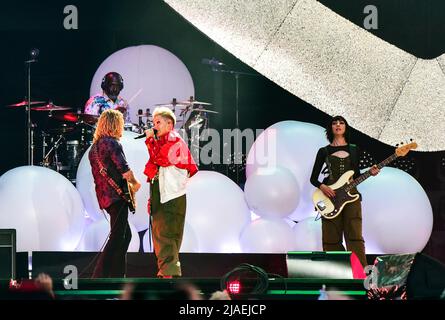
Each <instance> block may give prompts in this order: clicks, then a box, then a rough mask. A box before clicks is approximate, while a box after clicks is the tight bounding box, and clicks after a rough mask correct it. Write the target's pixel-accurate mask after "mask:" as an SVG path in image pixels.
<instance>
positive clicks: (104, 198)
mask: <svg viewBox="0 0 445 320" xmlns="http://www.w3.org/2000/svg"><path fill="white" fill-rule="evenodd" d="M93 148H96V149H95V150H97V152H92V150H93ZM95 154H96V155H98V156H99V159H100V161H101V162H102V165H103V166H104V167H105V168H106V169H107V174H108V175H109V176H110V177H112V178H113V179H114V181H115V182H116V183H117V184H118V185H119V186H122V183H124V182H125V181H124V180H125V179H124V178H123V177H122V174H123V173H125V172H127V171H128V170H129V167H128V163H127V160H126V159H125V155H124V152H123V150H122V145H121V144H120V143H119V141H117V140H116V139H114V138H111V137H104V138H101V139H100V140H98V141H97V142H96V143H95V144H94V145H93V146H92V147H91V151H90V153H89V155H88V156H89V160H90V163H91V170H92V172H93V177H94V183H95V185H96V195H97V199H98V201H99V206H100V208H101V209H105V210H106V211H107V212H108V214H109V215H110V225H111V226H110V236H109V239H108V242H107V245H106V246H105V248H104V251H103V252H102V253H101V255H100V257H99V260H98V262H97V264H96V267H95V269H94V272H93V278H109V277H119V278H120V277H124V276H125V255H126V253H127V250H128V246H129V245H130V241H131V230H130V225H129V224H128V204H127V202H126V201H124V200H123V199H122V198H121V197H120V196H119V195H118V193H117V192H116V190H114V188H113V187H112V186H110V184H109V183H108V182H107V181H106V179H105V177H103V176H102V175H101V174H100V173H99V164H98V162H97V160H96V159H95Z"/></svg>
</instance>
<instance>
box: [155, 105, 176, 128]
mask: <svg viewBox="0 0 445 320" xmlns="http://www.w3.org/2000/svg"><path fill="white" fill-rule="evenodd" d="M155 116H161V117H163V118H165V119H170V120H171V121H172V122H173V126H175V125H176V116H175V113H174V112H173V111H172V110H171V109H170V108H168V107H157V108H156V109H155V110H154V111H153V117H155Z"/></svg>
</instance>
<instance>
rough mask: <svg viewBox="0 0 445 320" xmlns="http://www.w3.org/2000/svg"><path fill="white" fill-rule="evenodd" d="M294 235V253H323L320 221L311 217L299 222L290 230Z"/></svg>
mask: <svg viewBox="0 0 445 320" xmlns="http://www.w3.org/2000/svg"><path fill="white" fill-rule="evenodd" d="M292 229H293V231H294V235H295V246H294V248H293V250H295V251H323V242H322V233H321V219H319V220H315V219H314V218H313V217H309V218H306V219H304V220H301V221H299V222H298V223H296V224H295V226H294V227H293V228H292Z"/></svg>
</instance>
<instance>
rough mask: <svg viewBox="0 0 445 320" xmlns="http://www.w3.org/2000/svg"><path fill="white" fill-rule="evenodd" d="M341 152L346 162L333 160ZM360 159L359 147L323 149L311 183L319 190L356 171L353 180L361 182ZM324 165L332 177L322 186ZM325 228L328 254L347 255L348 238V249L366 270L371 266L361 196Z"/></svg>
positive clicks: (316, 160) (323, 220)
mask: <svg viewBox="0 0 445 320" xmlns="http://www.w3.org/2000/svg"><path fill="white" fill-rule="evenodd" d="M337 151H345V152H347V153H348V154H349V155H348V156H347V157H345V158H339V157H337V156H333V155H332V154H333V153H335V152H337ZM358 155H359V150H358V148H357V146H355V145H352V144H348V145H346V146H337V147H333V146H331V145H328V146H326V147H323V148H320V149H319V150H318V153H317V157H316V159H315V163H314V167H313V169H312V174H311V179H310V180H311V183H312V184H313V185H314V186H315V187H317V188H319V187H320V185H321V184H322V183H323V184H325V185H331V184H333V183H335V182H336V181H337V180H338V179H339V178H340V177H341V175H342V174H344V173H345V172H346V171H349V170H354V176H353V178H354V179H355V178H357V177H358V176H359V175H360V170H359V161H358ZM324 164H326V167H325V170H323V173H327V174H328V175H327V176H326V177H325V178H324V180H323V182H319V181H318V176H319V173H320V172H321V170H322V167H323V165H324ZM357 193H358V191H357V190H356V189H355V188H354V189H352V190H351V194H357ZM321 225H322V237H323V250H324V251H345V248H344V247H343V236H344V238H345V242H346V247H347V249H348V250H349V251H352V252H354V253H355V254H356V255H357V257H358V259H359V260H360V262H361V264H362V265H363V266H366V265H367V262H366V255H365V241H364V239H363V236H362V208H361V195H360V199H359V200H357V201H354V202H351V203H348V204H346V205H345V206H344V208H343V210H342V212H341V213H340V214H339V215H338V216H337V217H335V218H334V219H325V218H323V219H322V224H321Z"/></svg>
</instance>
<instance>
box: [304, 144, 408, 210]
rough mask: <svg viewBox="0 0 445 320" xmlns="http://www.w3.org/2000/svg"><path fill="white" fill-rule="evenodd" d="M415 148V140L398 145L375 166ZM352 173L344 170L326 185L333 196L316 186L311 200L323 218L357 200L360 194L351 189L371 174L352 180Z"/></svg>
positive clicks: (380, 166)
mask: <svg viewBox="0 0 445 320" xmlns="http://www.w3.org/2000/svg"><path fill="white" fill-rule="evenodd" d="M416 148H417V143H415V142H411V143H409V144H407V145H404V146H401V147H398V148H397V149H396V151H395V153H394V154H393V155H391V156H390V157H388V158H386V159H385V160H383V161H382V162H380V163H379V164H378V165H377V168H379V169H381V168H383V167H384V166H386V165H387V164H389V163H390V162H392V161H394V160H395V159H396V158H398V157H403V156H405V155H406V154H407V153H408V152H409V151H410V150H411V149H416ZM353 175H354V171H353V170H349V171H346V172H345V173H343V174H342V176H341V177H340V178H339V179H338V180H337V181H336V182H335V183H333V184H331V185H328V187H330V188H331V189H332V190H334V191H335V196H334V197H333V198H329V197H328V196H326V195H325V194H324V193H323V191H321V190H320V189H318V188H317V189H316V190H315V191H314V193H313V195H312V201H313V203H314V206H315V209H316V210H317V211H318V212H319V213H320V214H321V215H322V217H323V218H326V219H334V218H335V217H337V216H338V215H339V214H340V213H341V211H342V210H343V208H344V207H345V205H346V204H348V203H350V202H354V201H357V200H358V199H359V197H360V196H359V195H358V194H351V190H352V189H354V188H355V187H357V185H359V184H360V183H362V182H363V181H365V180H366V179H367V178H369V177H370V176H371V173H370V172H369V170H368V171H366V172H365V173H363V174H362V175H360V176H359V177H358V178H356V179H355V180H352V176H353ZM351 180H352V181H351Z"/></svg>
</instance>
